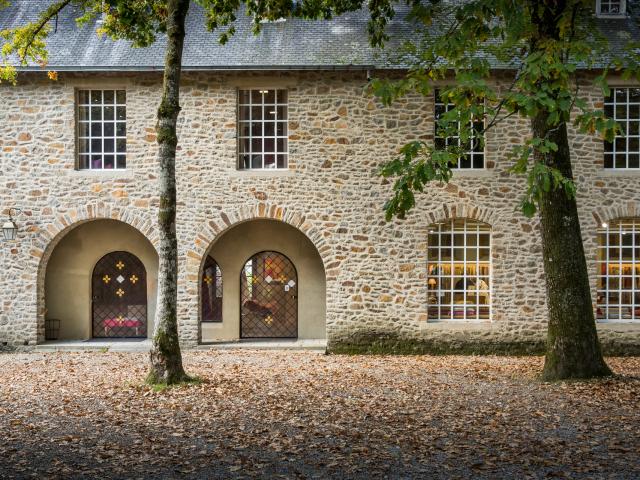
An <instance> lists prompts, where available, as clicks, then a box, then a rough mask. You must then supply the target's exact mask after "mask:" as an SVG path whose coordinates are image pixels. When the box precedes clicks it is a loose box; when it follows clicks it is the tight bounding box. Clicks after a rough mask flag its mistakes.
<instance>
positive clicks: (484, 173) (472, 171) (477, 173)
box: [451, 168, 493, 178]
mask: <svg viewBox="0 0 640 480" xmlns="http://www.w3.org/2000/svg"><path fill="white" fill-rule="evenodd" d="M452 172H453V176H452V177H451V178H474V177H480V178H485V177H490V176H492V175H493V169H487V168H468V169H455V170H452Z"/></svg>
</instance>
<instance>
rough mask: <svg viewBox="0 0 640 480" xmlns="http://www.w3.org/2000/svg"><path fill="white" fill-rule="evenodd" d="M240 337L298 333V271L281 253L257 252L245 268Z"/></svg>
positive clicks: (288, 335) (242, 275)
mask: <svg viewBox="0 0 640 480" xmlns="http://www.w3.org/2000/svg"><path fill="white" fill-rule="evenodd" d="M240 337H241V338H297V337H298V274H297V272H296V269H295V267H294V266H293V263H291V260H289V259H288V258H287V257H285V256H284V255H282V254H281V253H278V252H261V253H257V254H256V255H254V256H253V257H251V258H250V259H249V260H247V262H246V263H245V265H244V267H243V269H242V272H241V274H240Z"/></svg>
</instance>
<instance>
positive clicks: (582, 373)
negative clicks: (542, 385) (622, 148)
mask: <svg viewBox="0 0 640 480" xmlns="http://www.w3.org/2000/svg"><path fill="white" fill-rule="evenodd" d="M546 121H547V115H545V114H540V115H538V116H537V117H536V118H534V119H533V120H532V122H531V126H532V129H533V134H534V137H537V138H545V136H547V137H548V138H549V139H550V140H551V141H553V142H555V143H556V144H557V145H558V151H557V152H554V153H553V154H551V155H547V156H546V157H545V158H542V156H540V155H537V160H539V161H542V162H544V163H546V164H547V165H549V166H550V167H555V168H557V169H558V170H560V171H561V172H562V174H563V175H564V176H565V177H566V178H573V174H572V171H571V154H570V150H569V142H568V138H567V126H566V124H565V123H562V124H560V125H558V126H557V127H556V128H555V129H554V130H552V131H551V132H549V131H548V127H547V122H546ZM540 221H541V227H542V252H543V259H544V272H545V276H546V283H547V285H546V286H547V302H548V307H549V330H548V334H547V353H546V357H545V362H544V369H543V372H542V377H543V379H545V380H560V379H567V378H591V377H600V376H605V375H610V374H611V371H610V370H609V367H607V365H606V363H605V362H604V359H603V358H602V352H601V351H600V343H599V341H598V333H597V331H596V324H595V319H594V316H593V305H592V303H591V291H590V287H589V275H588V271H587V262H586V260H585V256H584V247H583V244H582V235H581V233H580V222H579V219H578V208H577V206H576V200H575V198H569V197H567V195H566V193H565V192H564V189H551V190H550V191H549V192H544V193H543V194H542V202H541V205H540Z"/></svg>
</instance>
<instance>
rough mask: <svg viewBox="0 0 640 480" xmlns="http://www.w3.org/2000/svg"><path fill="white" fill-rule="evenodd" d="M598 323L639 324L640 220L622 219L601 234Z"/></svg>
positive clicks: (601, 229) (599, 234)
mask: <svg viewBox="0 0 640 480" xmlns="http://www.w3.org/2000/svg"><path fill="white" fill-rule="evenodd" d="M596 318H597V319H598V320H599V321H603V322H606V321H614V322H620V321H622V322H640V218H622V219H618V220H616V221H613V222H611V223H609V224H606V223H605V224H603V225H602V228H600V229H599V231H598V286H597V310H596Z"/></svg>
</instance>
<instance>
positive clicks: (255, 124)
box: [238, 90, 289, 170]
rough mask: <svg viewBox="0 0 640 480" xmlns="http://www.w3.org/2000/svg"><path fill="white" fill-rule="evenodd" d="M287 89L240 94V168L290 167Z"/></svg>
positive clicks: (242, 91)
mask: <svg viewBox="0 0 640 480" xmlns="http://www.w3.org/2000/svg"><path fill="white" fill-rule="evenodd" d="M287 119H288V112H287V91H286V90H239V91H238V168H240V169H253V170H262V169H274V168H287V165H288V152H289V150H288V148H289V147H288V135H289V133H288V126H287Z"/></svg>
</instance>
